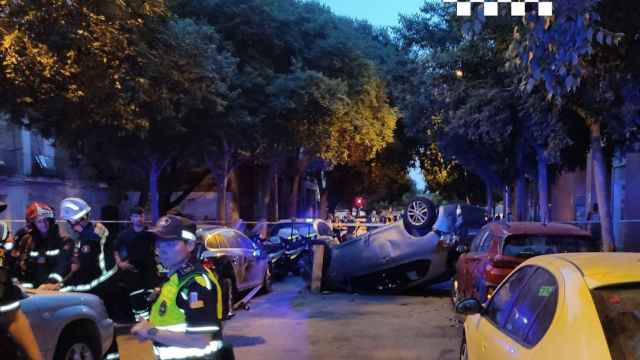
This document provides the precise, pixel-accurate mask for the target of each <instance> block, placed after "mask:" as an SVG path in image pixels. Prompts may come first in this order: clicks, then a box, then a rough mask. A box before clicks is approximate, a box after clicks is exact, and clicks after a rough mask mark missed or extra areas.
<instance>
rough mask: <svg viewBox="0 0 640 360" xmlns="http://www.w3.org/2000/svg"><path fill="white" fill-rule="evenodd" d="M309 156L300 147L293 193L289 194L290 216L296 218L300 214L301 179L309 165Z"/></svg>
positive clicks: (292, 186) (292, 187)
mask: <svg viewBox="0 0 640 360" xmlns="http://www.w3.org/2000/svg"><path fill="white" fill-rule="evenodd" d="M309 161H310V159H309V156H307V155H305V154H304V150H303V149H300V151H299V154H298V157H297V159H296V172H295V174H294V176H293V182H292V183H291V194H290V195H289V217H290V218H294V217H297V216H298V200H299V197H300V180H301V179H302V175H304V172H305V170H306V169H307V165H309Z"/></svg>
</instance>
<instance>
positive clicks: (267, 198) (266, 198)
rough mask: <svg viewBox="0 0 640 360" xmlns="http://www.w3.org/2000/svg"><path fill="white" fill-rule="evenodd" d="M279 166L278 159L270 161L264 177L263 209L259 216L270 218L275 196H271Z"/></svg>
mask: <svg viewBox="0 0 640 360" xmlns="http://www.w3.org/2000/svg"><path fill="white" fill-rule="evenodd" d="M277 167H278V161H277V160H276V161H271V162H270V163H269V168H268V170H267V174H266V176H265V177H264V179H263V182H262V199H261V201H262V204H261V209H260V214H259V217H260V218H261V219H268V218H269V212H270V211H269V210H270V205H271V200H272V199H273V198H274V197H272V196H271V195H272V192H273V190H274V186H273V178H274V176H275V175H276V172H277Z"/></svg>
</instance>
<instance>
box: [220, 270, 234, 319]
mask: <svg viewBox="0 0 640 360" xmlns="http://www.w3.org/2000/svg"><path fill="white" fill-rule="evenodd" d="M220 287H221V288H222V313H223V318H230V317H231V314H233V301H234V299H235V298H236V293H237V291H236V286H235V284H234V282H233V279H231V278H228V277H226V278H224V279H222V284H221V286H220Z"/></svg>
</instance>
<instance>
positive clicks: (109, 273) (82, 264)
mask: <svg viewBox="0 0 640 360" xmlns="http://www.w3.org/2000/svg"><path fill="white" fill-rule="evenodd" d="M90 211H91V207H90V206H89V204H87V202H86V201H84V200H82V199H80V198H73V197H71V198H66V199H64V200H62V202H61V203H60V213H61V217H62V218H63V219H64V220H66V221H67V223H68V225H69V228H70V230H69V232H70V234H69V235H70V237H71V238H72V239H73V241H74V246H73V256H72V259H71V264H72V272H71V273H70V274H69V275H68V276H67V278H66V279H65V281H64V287H63V288H61V289H60V291H63V292H66V291H76V292H88V293H91V294H94V295H97V296H98V297H99V298H100V299H102V301H103V302H104V304H105V307H106V308H107V313H108V314H109V317H113V314H114V313H115V312H116V311H117V309H118V304H119V302H121V301H122V300H121V299H119V298H118V293H117V291H116V290H117V286H115V282H114V281H113V280H114V275H115V274H116V272H117V271H118V267H117V266H116V265H115V259H114V258H113V252H112V251H109V250H108V249H110V248H111V247H110V246H109V245H110V244H108V243H107V241H108V239H109V231H108V230H107V228H106V227H105V226H104V225H102V224H101V223H99V222H96V223H95V224H93V223H91V221H89V213H90ZM117 358H118V351H117V343H116V341H114V342H113V344H112V346H111V348H110V349H109V350H108V352H107V354H106V355H105V359H117Z"/></svg>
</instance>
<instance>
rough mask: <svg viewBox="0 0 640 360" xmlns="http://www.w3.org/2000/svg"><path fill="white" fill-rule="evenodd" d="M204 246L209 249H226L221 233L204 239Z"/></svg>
mask: <svg viewBox="0 0 640 360" xmlns="http://www.w3.org/2000/svg"><path fill="white" fill-rule="evenodd" d="M205 243H206V246H207V247H208V248H209V249H225V248H228V246H227V241H226V238H225V236H224V234H223V232H222V231H216V232H214V233H212V234H209V235H208V236H207V237H206V242H205Z"/></svg>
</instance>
